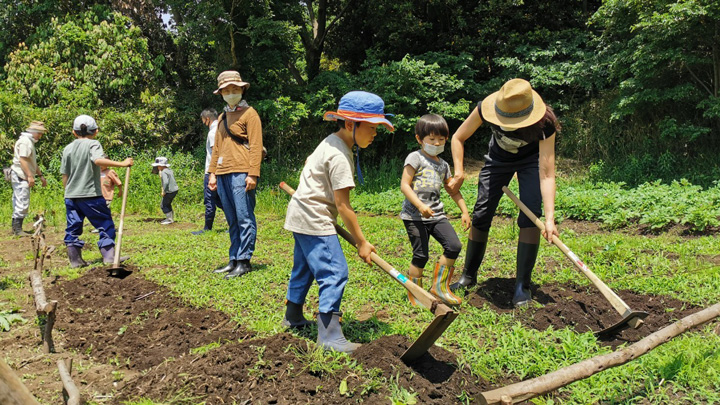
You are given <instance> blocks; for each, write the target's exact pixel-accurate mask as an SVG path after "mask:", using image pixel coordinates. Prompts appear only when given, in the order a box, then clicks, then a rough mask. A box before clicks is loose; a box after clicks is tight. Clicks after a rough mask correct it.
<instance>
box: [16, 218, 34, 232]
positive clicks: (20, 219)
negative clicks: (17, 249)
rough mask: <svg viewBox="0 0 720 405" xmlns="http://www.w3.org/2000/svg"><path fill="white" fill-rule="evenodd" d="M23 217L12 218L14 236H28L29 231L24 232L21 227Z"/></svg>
mask: <svg viewBox="0 0 720 405" xmlns="http://www.w3.org/2000/svg"><path fill="white" fill-rule="evenodd" d="M24 221H25V218H13V219H12V231H13V235H15V236H30V235H32V234H31V233H30V232H25V231H23V229H22V226H23V222H24Z"/></svg>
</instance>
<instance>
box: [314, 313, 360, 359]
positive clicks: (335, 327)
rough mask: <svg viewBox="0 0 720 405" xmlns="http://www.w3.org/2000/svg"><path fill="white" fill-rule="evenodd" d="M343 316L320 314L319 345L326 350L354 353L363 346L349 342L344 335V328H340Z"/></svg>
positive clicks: (338, 314)
mask: <svg viewBox="0 0 720 405" xmlns="http://www.w3.org/2000/svg"><path fill="white" fill-rule="evenodd" d="M341 316H342V313H341V312H329V313H326V314H318V317H317V326H318V337H317V344H318V346H320V347H322V348H323V349H325V350H334V351H336V352H343V353H352V352H354V351H355V350H357V348H358V347H360V346H361V345H360V344H358V343H351V342H348V341H347V339H345V335H343V332H342V328H341V327H340V317H341Z"/></svg>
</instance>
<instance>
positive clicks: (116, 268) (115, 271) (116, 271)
mask: <svg viewBox="0 0 720 405" xmlns="http://www.w3.org/2000/svg"><path fill="white" fill-rule="evenodd" d="M129 185H130V166H128V167H127V170H126V171H125V186H124V187H123V198H122V208H121V209H120V226H119V227H118V234H117V243H115V257H114V260H113V265H112V267H108V269H107V271H108V272H109V274H110V276H111V277H118V278H124V277H127V276H128V275H129V274H130V272H129V271H128V270H126V269H125V267H123V266H121V265H120V248H121V247H122V235H123V225H124V224H125V205H126V204H127V197H128V186H129Z"/></svg>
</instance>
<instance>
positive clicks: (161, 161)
mask: <svg viewBox="0 0 720 405" xmlns="http://www.w3.org/2000/svg"><path fill="white" fill-rule="evenodd" d="M150 165H151V166H152V167H158V166H165V167H170V164H169V163H168V160H167V158H166V157H163V156H160V157H156V158H155V163H151V164H150Z"/></svg>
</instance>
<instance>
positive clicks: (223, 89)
mask: <svg viewBox="0 0 720 405" xmlns="http://www.w3.org/2000/svg"><path fill="white" fill-rule="evenodd" d="M248 87H250V83H248V82H245V81H243V80H242V78H241V77H240V73H238V72H236V71H234V70H227V71H225V72H222V73H220V75H219V76H218V88H217V90H215V92H214V93H215V94H220V95H222V97H223V100H225V103H226V104H227V105H226V106H225V111H224V112H223V114H222V115H221V116H220V117H219V118H218V128H217V132H216V134H215V145H213V149H212V155H211V159H210V166H209V167H208V172H209V173H210V177H209V179H208V188H209V189H210V190H217V191H218V195H219V196H220V200H221V201H222V206H223V210H224V211H225V218H226V219H227V221H228V225H229V226H230V230H229V231H230V251H229V256H230V258H229V261H228V264H227V265H226V266H224V267H220V268H218V269H215V273H228V274H227V275H225V279H231V278H234V277H240V276H242V275H244V274H247V273H248V272H250V271H252V266H251V265H250V259H252V255H253V251H254V250H255V239H256V236H257V223H256V221H255V187H256V186H257V182H258V178H259V177H260V162H261V161H262V157H263V141H262V123H261V121H260V116H259V115H258V113H257V111H255V109H254V108H252V107H250V106H249V105H248V103H247V102H246V101H245V100H243V94H244V93H245V92H246V91H247V89H248Z"/></svg>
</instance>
